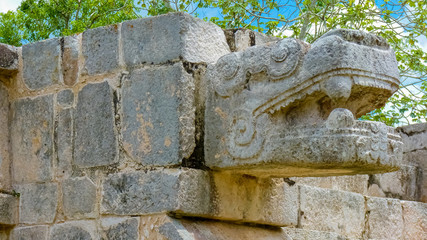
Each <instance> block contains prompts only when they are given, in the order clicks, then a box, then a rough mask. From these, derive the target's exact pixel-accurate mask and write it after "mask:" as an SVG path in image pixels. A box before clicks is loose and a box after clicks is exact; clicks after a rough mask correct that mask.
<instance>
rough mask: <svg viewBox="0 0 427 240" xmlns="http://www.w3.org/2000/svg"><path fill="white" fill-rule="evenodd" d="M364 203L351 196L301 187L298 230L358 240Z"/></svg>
mask: <svg viewBox="0 0 427 240" xmlns="http://www.w3.org/2000/svg"><path fill="white" fill-rule="evenodd" d="M364 224H365V200H364V198H363V196H362V195H360V194H356V193H350V192H343V191H336V190H327V189H321V188H315V187H309V186H300V227H301V228H303V229H309V230H317V231H325V232H335V233H338V234H342V235H345V236H347V237H352V238H361V237H362V232H363V228H364Z"/></svg>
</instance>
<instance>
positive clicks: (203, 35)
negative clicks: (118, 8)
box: [122, 13, 229, 66]
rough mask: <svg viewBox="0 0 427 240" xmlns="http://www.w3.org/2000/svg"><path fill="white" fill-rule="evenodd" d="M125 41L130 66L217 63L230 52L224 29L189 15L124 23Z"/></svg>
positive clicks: (125, 58)
mask: <svg viewBox="0 0 427 240" xmlns="http://www.w3.org/2000/svg"><path fill="white" fill-rule="evenodd" d="M122 41H123V52H124V60H125V63H126V64H127V65H128V66H133V65H138V64H144V63H155V64H158V63H166V62H167V61H173V60H179V59H182V60H184V61H188V62H195V63H198V62H215V61H216V60H217V59H218V58H219V57H221V56H222V55H224V54H226V53H228V52H229V48H228V46H227V43H226V40H225V37H224V34H223V33H222V30H221V28H219V27H218V26H215V25H214V24H212V23H207V22H205V21H202V20H201V19H197V18H193V17H191V16H190V15H188V14H186V13H172V14H167V15H161V16H158V17H150V18H141V19H136V20H132V21H127V22H124V23H123V24H122Z"/></svg>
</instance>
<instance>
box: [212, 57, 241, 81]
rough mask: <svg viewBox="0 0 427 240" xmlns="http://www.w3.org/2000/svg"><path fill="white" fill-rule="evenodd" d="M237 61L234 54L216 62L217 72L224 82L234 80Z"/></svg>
mask: <svg viewBox="0 0 427 240" xmlns="http://www.w3.org/2000/svg"><path fill="white" fill-rule="evenodd" d="M239 67H240V66H239V59H238V58H237V56H236V54H229V55H226V56H224V57H222V58H220V59H219V60H218V63H217V70H218V73H219V74H220V75H222V77H223V78H224V79H225V80H230V79H232V78H234V77H235V76H236V74H237V72H238V71H239Z"/></svg>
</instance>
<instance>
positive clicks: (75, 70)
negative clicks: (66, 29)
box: [61, 34, 82, 86]
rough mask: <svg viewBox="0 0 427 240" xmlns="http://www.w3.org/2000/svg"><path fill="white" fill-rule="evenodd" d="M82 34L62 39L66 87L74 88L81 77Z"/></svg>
mask: <svg viewBox="0 0 427 240" xmlns="http://www.w3.org/2000/svg"><path fill="white" fill-rule="evenodd" d="M81 36H82V35H81V34H79V35H72V36H68V37H64V38H63V39H61V41H62V42H61V44H63V49H62V81H63V83H64V85H66V86H73V85H74V84H75V83H76V82H77V78H78V75H79V61H78V60H79V50H80V49H79V48H80V40H81Z"/></svg>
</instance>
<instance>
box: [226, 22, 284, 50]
mask: <svg viewBox="0 0 427 240" xmlns="http://www.w3.org/2000/svg"><path fill="white" fill-rule="evenodd" d="M224 34H225V36H226V39H227V43H228V45H229V47H230V50H231V51H232V52H238V51H243V50H245V49H246V48H248V47H251V46H255V45H262V44H266V43H268V42H274V41H279V40H281V39H280V38H277V37H272V36H268V35H265V34H263V33H259V32H255V31H252V30H249V29H243V28H238V29H226V30H224Z"/></svg>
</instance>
